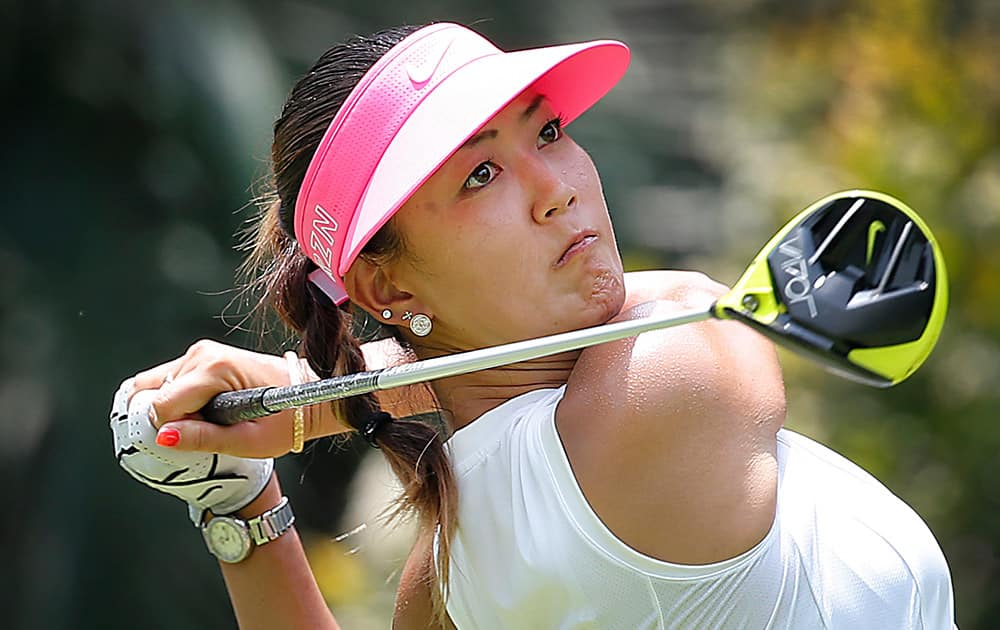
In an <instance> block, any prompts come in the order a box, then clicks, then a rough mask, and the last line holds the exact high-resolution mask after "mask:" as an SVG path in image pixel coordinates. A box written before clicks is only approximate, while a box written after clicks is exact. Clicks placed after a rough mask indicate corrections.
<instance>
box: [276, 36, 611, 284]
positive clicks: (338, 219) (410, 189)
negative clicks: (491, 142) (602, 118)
mask: <svg viewBox="0 0 1000 630" xmlns="http://www.w3.org/2000/svg"><path fill="white" fill-rule="evenodd" d="M628 62H629V51H628V48H626V47H625V45H624V44H622V43H620V42H615V41H594V42H585V43H581V44H567V45H564V46H551V47H546V48H535V49H529V50H521V51H516V52H504V51H502V50H500V49H498V48H497V47H496V46H494V45H493V44H492V43H490V42H489V41H487V40H486V39H485V38H483V37H482V36H481V35H479V34H478V33H476V32H474V31H471V30H469V29H467V28H465V27H463V26H459V25H457V24H448V23H442V24H434V25H431V26H427V27H425V28H422V29H420V30H419V31H417V32H415V33H413V34H412V35H410V36H409V37H407V38H406V39H404V40H403V41H401V42H400V43H399V44H397V45H396V46H394V47H393V48H392V49H391V50H389V52H387V53H386V54H385V55H384V56H383V57H382V58H381V59H379V61H378V62H377V63H376V64H375V65H374V66H373V67H372V68H371V69H370V70H369V71H368V72H367V73H366V74H365V75H364V77H362V78H361V81H360V82H359V83H358V85H357V86H355V88H354V90H353V91H352V92H351V93H350V95H349V96H348V97H347V100H346V101H345V102H344V104H343V106H342V107H341V108H340V110H339V111H338V112H337V115H336V117H335V118H334V119H333V122H331V123H330V127H329V129H327V131H326V135H324V136H323V141H322V142H320V145H319V148H318V149H317V150H316V154H315V155H314V156H313V158H312V162H311V163H310V164H309V168H308V170H307V171H306V175H305V179H304V180H303V181H302V188H301V189H300V191H299V196H298V200H297V202H296V204H295V237H296V239H297V240H298V242H299V246H300V247H301V248H302V250H303V251H304V252H305V254H306V256H308V257H309V258H310V259H311V260H312V261H313V262H315V263H316V265H317V266H318V267H319V269H317V270H316V271H314V272H312V273H311V274H310V275H309V278H310V280H312V281H313V282H314V283H315V284H317V285H318V286H319V287H320V288H322V289H323V291H324V292H325V293H326V294H327V295H329V296H330V298H331V299H332V300H333V301H334V302H335V303H337V304H341V303H343V302H344V301H345V300H347V292H346V290H345V288H344V280H343V277H344V274H345V273H347V270H348V269H349V268H350V267H351V264H352V263H353V262H354V260H355V259H356V258H357V257H358V254H359V253H360V252H361V250H362V249H363V248H364V246H365V244H366V243H367V242H368V240H369V239H371V237H372V236H373V235H374V234H375V232H377V231H378V229H379V228H381V227H382V226H383V225H385V223H386V222H387V221H388V220H389V219H390V218H391V217H392V215H393V214H395V212H396V211H397V210H398V209H399V208H400V206H402V205H403V204H404V203H405V202H406V200H407V199H408V198H409V197H410V196H411V195H412V194H413V193H414V192H415V191H416V190H417V188H419V187H420V185H421V184H423V183H424V182H425V181H426V180H427V178H429V177H430V176H431V175H432V174H433V173H434V172H435V171H436V170H437V169H438V168H439V167H440V166H441V164H443V163H444V162H445V161H446V160H447V159H448V158H449V157H450V156H451V155H452V154H453V153H454V152H455V151H456V150H458V148H459V147H461V146H462V144H463V143H464V142H465V141H466V140H468V139H469V138H470V137H471V136H472V135H474V134H475V133H476V132H477V131H478V130H479V129H480V128H481V127H482V126H483V125H484V124H486V123H487V122H488V121H489V120H490V119H491V118H493V116H495V115H496V114H497V113H498V112H499V111H500V110H501V109H503V108H504V107H505V106H506V105H507V104H508V103H510V102H511V101H513V100H514V99H515V98H517V97H518V95H520V94H521V93H522V92H523V91H525V90H526V89H527V88H529V87H533V88H534V89H535V90H537V91H538V92H539V93H540V94H544V95H545V96H546V97H547V98H548V99H549V101H550V102H551V103H552V105H553V107H554V108H555V110H556V111H557V112H559V113H560V114H561V115H562V117H563V121H564V122H566V123H568V122H569V121H571V120H573V119H574V118H576V117H577V116H579V115H580V114H581V113H583V112H584V111H585V110H586V109H587V108H589V107H590V106H591V105H593V104H594V103H595V102H596V101H597V100H598V99H600V98H601V97H602V96H604V95H605V94H606V93H607V92H608V91H609V90H610V89H611V88H612V86H614V84H615V83H617V82H618V80H619V79H620V78H621V77H622V75H623V74H624V73H625V69H626V68H627V67H628Z"/></svg>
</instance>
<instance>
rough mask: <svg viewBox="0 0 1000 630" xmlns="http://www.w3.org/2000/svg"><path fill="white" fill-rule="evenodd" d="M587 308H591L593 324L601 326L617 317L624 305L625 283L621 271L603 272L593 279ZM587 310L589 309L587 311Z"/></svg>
mask: <svg viewBox="0 0 1000 630" xmlns="http://www.w3.org/2000/svg"><path fill="white" fill-rule="evenodd" d="M587 303H588V307H593V310H594V313H595V320H596V321H595V323H596V324H603V323H606V322H607V321H608V320H610V319H611V318H612V317H614V316H616V315H618V313H619V312H620V311H621V310H622V305H624V304H625V282H624V278H623V276H622V273H621V271H618V272H617V273H616V272H615V271H613V270H605V271H603V272H601V273H598V274H597V275H596V276H595V277H594V282H593V285H592V286H591V291H590V296H589V298H588V300H587ZM588 310H589V309H588Z"/></svg>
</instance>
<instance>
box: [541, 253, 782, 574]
mask: <svg viewBox="0 0 1000 630" xmlns="http://www.w3.org/2000/svg"><path fill="white" fill-rule="evenodd" d="M626 287H627V289H628V292H629V295H628V297H627V301H626V305H627V306H630V307H631V308H629V309H628V310H627V311H625V312H623V313H622V314H621V315H620V316H619V319H627V318H639V317H645V316H649V315H653V314H666V313H669V312H673V311H679V310H687V309H691V308H700V307H707V306H708V305H709V304H711V302H712V301H713V300H714V299H716V298H717V297H718V296H719V295H721V294H722V293H723V292H724V291H725V287H724V286H723V285H720V284H718V283H715V282H713V281H712V280H710V279H709V278H707V277H705V276H704V275H702V274H696V273H689V272H645V273H643V274H639V275H635V274H629V276H627V277H626ZM784 411H785V407H784V386H783V383H782V377H781V371H780V368H779V366H778V362H777V356H776V353H775V351H774V348H773V346H772V345H771V343H770V342H769V341H767V340H766V339H764V338H763V337H761V336H759V335H757V334H756V333H754V332H753V331H751V330H749V329H748V328H746V327H744V326H741V325H739V324H737V323H734V322H718V321H707V322H702V323H698V324H689V325H686V326H681V327H677V328H672V329H668V330H662V331H656V332H650V333H644V334H642V335H640V336H638V337H634V338H630V339H626V340H622V341H619V342H613V343H608V344H603V345H600V346H594V347H591V348H587V349H586V350H584V351H583V352H582V353H581V355H580V358H579V360H578V361H577V364H576V367H575V368H574V370H573V373H572V375H571V377H570V379H569V382H568V384H567V391H566V396H565V398H564V400H563V401H562V403H561V404H560V406H559V409H558V412H557V425H558V428H559V434H560V437H561V438H562V441H563V444H564V446H565V449H566V452H567V455H568V456H569V459H570V463H571V465H572V466H573V471H574V474H575V475H576V477H577V480H578V482H579V483H580V486H581V488H582V489H583V491H584V494H585V495H586V496H587V499H588V501H589V503H590V504H591V506H592V507H593V508H594V509H595V511H597V513H598V515H599V516H600V517H601V519H602V520H603V521H604V522H605V524H607V525H608V527H609V528H610V529H611V530H612V531H613V532H614V533H615V534H616V535H617V536H618V537H619V538H621V539H622V540H623V541H624V542H626V543H627V544H629V545H631V546H632V547H634V548H636V549H638V550H639V551H641V552H644V553H647V554H648V555H652V556H654V557H657V558H660V559H662V560H668V561H673V562H681V563H694V564H702V563H708V562H714V561H718V560H722V559H725V558H728V557H732V556H733V555H737V554H738V553H740V552H742V551H745V550H746V549H748V548H749V547H750V546H752V545H753V544H754V543H755V542H757V541H758V540H760V538H762V537H763V535H764V534H765V533H766V532H767V530H768V528H769V527H770V523H771V521H772V519H773V515H774V499H775V491H776V489H775V482H776V474H777V467H776V462H775V459H774V453H775V450H776V443H775V442H776V438H775V435H776V432H777V430H778V428H780V426H781V423H782V422H783V419H784Z"/></svg>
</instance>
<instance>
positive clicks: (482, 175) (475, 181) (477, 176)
mask: <svg viewBox="0 0 1000 630" xmlns="http://www.w3.org/2000/svg"><path fill="white" fill-rule="evenodd" d="M501 170H503V169H501V168H500V167H499V166H497V165H496V164H494V163H493V162H483V163H482V164H480V165H479V166H477V167H476V168H474V169H472V173H470V174H469V177H468V178H467V179H466V180H465V184H463V188H465V189H466V190H475V189H477V188H482V187H483V186H485V185H487V184H489V183H490V182H491V181H493V179H494V178H495V177H496V176H497V175H499V174H500V171H501Z"/></svg>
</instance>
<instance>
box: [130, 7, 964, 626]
mask: <svg viewBox="0 0 1000 630" xmlns="http://www.w3.org/2000/svg"><path fill="white" fill-rule="evenodd" d="M628 58H629V54H628V51H627V49H626V48H625V46H623V45H622V44H620V43H617V42H611V41H597V42H589V43H583V44H573V45H565V46H554V47H548V48H539V49H533V50H524V51H519V52H510V53H507V52H501V51H500V50H498V49H497V48H496V47H494V46H493V45H492V44H491V43H489V42H488V41H487V40H485V39H484V38H483V37H481V36H480V35H478V34H477V33H475V32H473V31H471V30H468V29H466V28H464V27H461V26H458V25H454V24H435V25H431V26H426V27H423V28H406V29H396V30H390V31H385V32H382V33H379V34H377V35H375V36H373V37H371V38H355V39H351V40H350V41H348V42H346V43H345V44H344V45H341V46H337V47H335V48H333V49H331V50H330V51H328V52H327V53H326V54H324V55H323V57H321V58H320V60H319V61H318V63H317V64H316V65H315V67H314V68H313V69H312V70H310V72H309V73H308V74H307V75H306V76H305V77H304V78H302V79H301V80H300V81H299V82H298V83H297V84H296V85H295V87H294V89H293V90H292V93H291V96H290V98H289V100H288V102H287V103H286V105H285V107H284V110H283V111H282V114H281V117H280V119H279V120H278V121H277V123H276V124H275V132H274V144H273V151H272V157H273V168H274V187H275V192H276V196H275V202H274V203H273V205H272V206H271V207H270V209H269V210H268V211H267V212H266V214H265V215H264V216H263V218H262V220H261V222H260V224H259V228H258V233H257V237H256V245H255V249H254V251H253V253H252V255H251V261H250V267H251V268H252V269H256V270H257V271H258V274H257V276H256V279H255V282H256V284H257V286H258V287H260V288H262V289H263V290H264V295H265V298H264V299H265V301H266V304H267V305H269V306H270V307H273V308H274V310H275V311H276V312H277V313H278V315H280V316H281V317H282V319H284V321H285V322H287V323H288V324H289V325H290V326H291V327H292V328H293V329H294V330H295V331H296V332H297V333H298V336H299V338H300V339H301V344H300V346H299V353H298V355H299V356H301V357H303V360H299V359H298V357H297V356H294V355H288V356H287V357H286V358H282V357H272V356H267V355H261V354H256V353H251V352H248V351H245V350H239V349H236V348H231V347H227V346H223V345H220V344H215V343H205V342H202V343H197V344H195V345H194V346H192V347H191V349H190V350H188V352H187V353H185V354H184V355H183V356H181V357H180V358H178V359H176V360H173V361H171V362H169V363H166V364H164V365H161V366H158V367H155V368H153V369H150V370H148V371H146V372H143V373H141V374H139V375H138V376H136V377H135V378H134V379H130V380H129V381H127V382H126V383H125V384H124V385H123V386H122V389H121V390H120V391H119V394H118V395H117V396H116V399H115V403H114V409H113V410H112V427H113V430H114V433H115V441H116V444H117V447H118V454H119V459H120V461H121V462H122V465H123V467H124V468H125V469H126V470H127V471H128V472H129V473H130V474H132V475H133V476H134V477H136V478H137V479H139V480H140V481H142V482H144V483H146V484H148V485H151V486H153V487H155V488H157V489H160V490H163V491H166V492H169V493H171V494H174V495H176V496H179V497H181V498H183V499H185V500H186V501H187V502H188V503H189V505H190V513H191V516H192V519H193V520H194V521H195V523H196V524H197V525H198V526H199V527H200V528H201V529H202V531H203V533H204V535H205V539H206V543H207V545H208V547H209V549H210V550H211V551H212V552H213V553H215V554H216V555H217V556H219V557H220V559H222V560H224V562H223V563H222V565H221V566H222V571H223V575H224V577H225V581H226V585H227V587H228V589H229V592H230V595H231V598H232V602H233V606H234V608H235V611H236V616H237V618H238V620H239V623H240V625H241V627H245V628H327V627H335V626H336V622H335V621H334V619H333V617H332V616H331V613H330V611H329V610H328V608H327V606H326V605H325V603H324V601H323V599H322V597H321V596H320V593H319V590H318V588H317V586H316V583H315V581H314V579H313V577H312V574H311V573H310V570H309V566H308V564H307V562H306V557H305V555H304V554H303V550H302V547H301V544H300V542H299V539H298V537H297V535H296V533H295V528H294V525H293V524H292V522H293V516H292V507H293V506H290V505H288V503H287V501H286V500H284V499H283V498H282V494H281V490H280V488H279V484H278V480H277V479H276V478H275V476H274V475H273V472H272V465H271V460H270V459H268V458H270V457H273V456H278V455H281V454H284V453H286V452H289V451H290V450H294V451H298V450H301V448H302V442H303V440H305V439H311V438H318V437H321V436H327V435H332V434H336V433H339V432H345V431H352V430H354V431H359V432H361V433H362V434H363V435H364V436H365V437H366V438H367V439H368V440H369V441H370V442H371V443H372V444H373V445H374V446H376V447H378V448H380V449H381V451H382V453H383V454H384V455H385V456H386V458H387V459H388V460H389V462H390V463H391V465H392V467H393V469H394V470H395V472H396V473H397V475H398V476H399V478H400V481H401V482H402V486H403V489H404V496H403V498H402V504H401V508H402V509H403V510H404V511H412V512H413V513H414V514H415V515H416V517H417V519H418V522H419V523H420V534H419V539H418V541H417V543H416V545H415V546H414V548H413V551H412V553H411V555H410V557H409V559H408V560H407V562H406V566H405V569H404V570H403V573H402V577H401V580H400V585H399V593H398V597H397V604H396V608H395V615H394V618H395V622H394V627H397V628H421V629H424V628H450V627H458V628H463V629H464V628H491V629H516V628H545V629H550V628H600V629H604V628H627V629H630V630H631V629H635V628H740V629H746V628H847V629H852V630H855V629H858V628H873V629H876V628H877V629H879V630H886V629H897V628H898V629H904V628H905V629H908V630H911V629H914V628H950V627H952V626H953V611H952V591H951V585H950V579H949V573H948V567H947V565H946V563H945V560H944V558H943V556H942V554H941V551H940V549H939V547H938V545H937V543H936V541H935V539H934V537H933V536H932V535H931V533H930V531H929V530H928V529H927V527H926V525H925V524H924V523H923V522H922V521H921V519H920V518H919V517H918V516H917V515H916V514H915V513H914V512H913V511H911V510H910V509H909V508H908V507H907V506H906V505H904V504H903V503H902V502H901V501H899V500H898V499H897V498H896V497H894V496H893V495H892V494H891V493H889V492H888V491H887V490H886V489H885V488H884V487H883V486H881V485H880V484H879V483H878V482H877V481H876V480H874V479H873V478H872V477H870V476H869V475H867V474H866V473H865V472H863V471H862V470H860V469H859V468H858V467H856V466H854V465H853V464H851V463H850V462H848V461H846V460H844V459H843V458H842V457H840V456H838V455H836V454H834V453H832V452H830V451H829V450H827V449H826V448H824V447H822V446H820V445H818V444H816V443H814V442H811V441H810V440H808V439H806V438H804V437H801V436H799V435H796V434H794V433H791V432H789V431H787V430H784V429H782V422H783V420H784V414H785V397H784V390H783V385H782V377H781V373H780V370H779V367H778V363H777V360H776V356H775V353H774V351H773V348H772V347H771V345H770V343H769V342H768V341H766V340H765V339H764V338H762V337H760V336H758V335H757V334H756V333H754V332H752V331H750V330H749V329H747V328H745V327H743V326H740V325H737V324H733V323H723V322H711V323H701V324H696V325H689V326H685V327H683V328H677V329H672V330H663V331H660V332H652V333H646V334H643V335H641V336H639V337H635V338H631V339H628V340H625V341H618V342H613V343H607V344H603V345H599V346H594V347H591V348H588V349H585V350H582V351H577V352H572V353H566V354H562V355H558V356H554V357H550V358H546V359H541V360H536V361H529V362H525V363H521V364H516V365H511V366H507V367H501V368H496V369H492V370H487V371H483V372H475V373H471V374H466V375H462V376H456V377H452V378H448V379H444V380H440V381H436V382H434V383H433V394H434V399H435V400H436V404H437V405H438V407H439V408H440V410H441V411H442V416H443V418H444V419H445V422H446V423H447V430H448V432H449V433H450V437H448V439H447V441H445V438H446V436H447V434H443V433H442V432H440V431H439V430H438V429H439V428H440V427H436V426H432V425H431V424H427V423H422V422H418V421H415V420H407V419H403V418H400V417H398V416H399V415H400V414H399V413H398V410H397V409H394V408H393V407H391V406H390V405H388V404H383V405H380V402H379V401H378V400H377V399H375V398H374V397H372V396H367V397H356V398H351V399H347V400H345V401H343V402H340V403H337V404H334V405H324V406H321V407H315V408H311V409H307V410H297V411H285V412H282V413H281V414H278V415H275V416H271V417H268V418H265V419H262V420H259V421H255V422H247V423H243V424H240V425H236V426H231V427H222V426H216V425H213V424H210V423H207V422H204V421H202V420H199V419H198V418H197V416H196V411H197V410H198V409H200V408H201V407H202V406H203V405H204V404H205V403H206V402H207V401H208V400H209V399H210V398H212V397H213V396H214V395H215V394H218V393H219V392H223V391H228V390H233V389H239V388H248V387H256V386H263V385H286V384H288V383H290V382H297V381H300V380H303V379H317V378H321V377H329V376H331V375H338V374H346V373H352V372H357V371H361V370H363V369H364V368H365V365H364V359H363V355H362V353H361V351H360V349H359V342H358V340H357V339H356V338H355V337H354V336H353V335H352V332H351V331H352V326H351V323H352V322H351V315H350V314H351V312H352V309H353V310H354V312H362V311H363V312H365V313H367V314H368V316H370V317H371V318H374V319H375V320H377V321H379V322H381V323H382V324H385V325H386V326H390V327H394V329H395V334H396V336H397V338H398V339H399V340H400V341H401V342H402V343H403V344H404V346H403V347H405V348H407V349H408V350H409V351H410V352H412V354H413V355H415V356H416V357H417V358H420V359H424V358H428V357H434V356H438V355H444V354H451V353H455V352H460V351H464V350H469V349H473V348H482V347H486V346H494V345H497V344H502V343H506V342H511V341H515V340H521V339H527V338H532V337H539V336H544V335H550V334H553V333H558V332H563V331H568V330H573V329H578V328H582V327H587V326H594V325H598V324H603V323H606V322H609V321H612V320H616V319H628V318H634V317H640V316H645V315H649V314H652V313H658V312H659V313H662V312H665V311H671V310H675V309H681V308H686V307H691V306H698V305H703V304H705V303H707V302H709V301H711V299H713V298H715V297H717V296H718V295H720V294H721V293H722V290H723V287H720V286H719V285H717V284H715V283H713V282H711V281H709V280H708V279H706V278H705V277H703V276H701V275H697V274H692V273H682V272H646V273H640V274H624V273H623V271H622V263H621V259H620V257H619V253H618V249H617V246H616V243H615V236H614V232H613V231H612V226H611V223H610V220H609V216H608V211H607V207H606V204H605V200H604V196H603V193H602V190H601V182H600V178H599V177H598V174H597V171H596V169H595V167H594V164H593V162H592V161H591V159H590V157H589V156H588V155H587V153H586V152H585V151H584V150H583V149H582V148H581V147H580V146H579V145H577V144H576V143H575V142H574V141H573V140H572V139H571V138H570V137H569V136H567V135H566V134H565V131H564V130H563V127H564V126H565V125H566V124H567V123H569V122H570V121H572V120H573V119H574V118H576V117H577V116H578V115H579V114H580V113H581V112H583V111H584V110H586V109H587V108H588V107H590V106H591V105H592V104H593V103H594V102H595V101H597V100H598V99H600V98H601V97H602V96H603V95H604V94H605V93H606V92H607V91H608V90H610V89H611V87H612V86H613V85H614V84H615V83H616V82H617V81H618V79H619V78H620V77H621V76H622V74H623V73H624V72H625V68H626V66H627V64H628ZM384 402H385V401H383V403H384ZM383 407H386V409H383ZM387 411H389V412H396V413H395V416H397V417H393V416H392V415H390V414H389V413H387Z"/></svg>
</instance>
